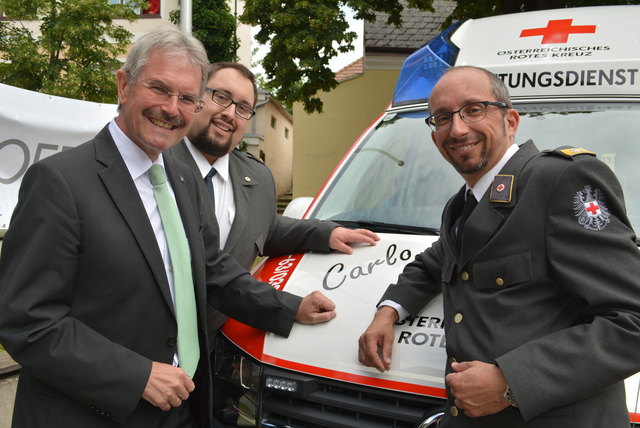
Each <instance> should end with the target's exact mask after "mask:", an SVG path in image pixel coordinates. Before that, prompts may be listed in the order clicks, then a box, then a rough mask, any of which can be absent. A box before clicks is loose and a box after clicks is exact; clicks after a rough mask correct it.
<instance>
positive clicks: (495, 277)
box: [472, 251, 532, 289]
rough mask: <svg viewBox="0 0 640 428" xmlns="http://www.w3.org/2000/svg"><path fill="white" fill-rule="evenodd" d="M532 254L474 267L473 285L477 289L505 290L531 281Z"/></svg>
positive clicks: (518, 255) (501, 259) (509, 257)
mask: <svg viewBox="0 0 640 428" xmlns="http://www.w3.org/2000/svg"><path fill="white" fill-rule="evenodd" d="M531 265H532V263H531V253H530V252H529V251H527V252H526V253H520V254H512V255H510V256H506V257H502V258H500V259H494V260H488V261H484V262H479V263H475V264H474V265H473V274H472V278H474V281H473V284H474V286H476V287H477V288H487V289H488V288H504V287H509V286H512V285H514V284H518V283H521V282H526V281H528V280H529V279H531V274H532V272H531V270H532V267H531Z"/></svg>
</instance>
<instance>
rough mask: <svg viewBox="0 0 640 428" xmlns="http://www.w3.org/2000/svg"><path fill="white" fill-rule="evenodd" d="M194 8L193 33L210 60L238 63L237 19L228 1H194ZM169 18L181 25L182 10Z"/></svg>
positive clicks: (173, 13)
mask: <svg viewBox="0 0 640 428" xmlns="http://www.w3.org/2000/svg"><path fill="white" fill-rule="evenodd" d="M192 6H193V7H192V17H191V27H192V33H193V35H194V36H195V37H196V38H198V40H200V41H201V42H202V44H203V45H204V48H205V49H206V50H207V55H208V56H209V60H210V61H211V62H218V61H237V56H236V51H237V50H238V47H239V45H240V43H239V42H238V40H237V38H236V18H235V16H233V15H232V14H231V10H230V9H229V5H228V4H227V2H226V0H193V4H192ZM169 18H170V20H171V22H173V23H174V24H179V23H180V9H176V10H174V11H172V12H171V13H170V15H169Z"/></svg>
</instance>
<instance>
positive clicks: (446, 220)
mask: <svg viewBox="0 0 640 428" xmlns="http://www.w3.org/2000/svg"><path fill="white" fill-rule="evenodd" d="M465 189H466V186H462V187H461V188H460V190H459V191H458V193H456V194H455V196H453V197H452V198H451V199H449V201H448V202H447V204H446V205H445V207H444V211H443V213H444V215H443V216H442V229H441V230H440V236H441V238H440V239H442V240H444V243H445V247H446V248H447V251H448V252H449V256H450V257H451V258H452V259H455V260H458V258H459V257H460V254H458V251H457V249H456V243H455V239H454V236H453V233H451V232H452V230H451V226H453V223H454V222H455V221H456V219H457V218H458V216H459V215H460V212H461V211H462V205H463V204H464V194H465Z"/></svg>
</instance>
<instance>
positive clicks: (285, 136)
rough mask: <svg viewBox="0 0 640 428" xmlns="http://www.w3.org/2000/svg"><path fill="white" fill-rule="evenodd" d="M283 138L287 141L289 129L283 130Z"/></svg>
mask: <svg viewBox="0 0 640 428" xmlns="http://www.w3.org/2000/svg"><path fill="white" fill-rule="evenodd" d="M284 138H286V139H287V140H288V139H289V128H284Z"/></svg>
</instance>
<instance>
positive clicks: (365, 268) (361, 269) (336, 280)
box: [322, 244, 411, 290]
mask: <svg viewBox="0 0 640 428" xmlns="http://www.w3.org/2000/svg"><path fill="white" fill-rule="evenodd" d="M396 254H397V255H396ZM409 259H411V250H408V249H405V250H402V251H400V252H399V253H398V247H397V245H396V244H391V245H389V247H387V252H386V254H385V257H384V258H383V259H376V260H373V261H371V262H369V263H366V264H362V265H357V266H354V267H353V268H351V270H350V271H348V273H347V272H345V266H344V263H336V264H335V265H333V266H331V267H330V268H329V270H327V273H325V274H324V278H323V279H322V288H324V289H325V290H335V289H336V288H338V287H340V286H341V285H342V284H344V282H345V281H346V280H347V277H349V278H351V279H358V278H360V277H362V276H367V275H371V273H372V272H373V271H374V269H375V267H376V266H380V265H387V266H393V265H395V264H396V263H397V262H398V260H402V261H403V262H407V261H409ZM343 272H344V273H343Z"/></svg>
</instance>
